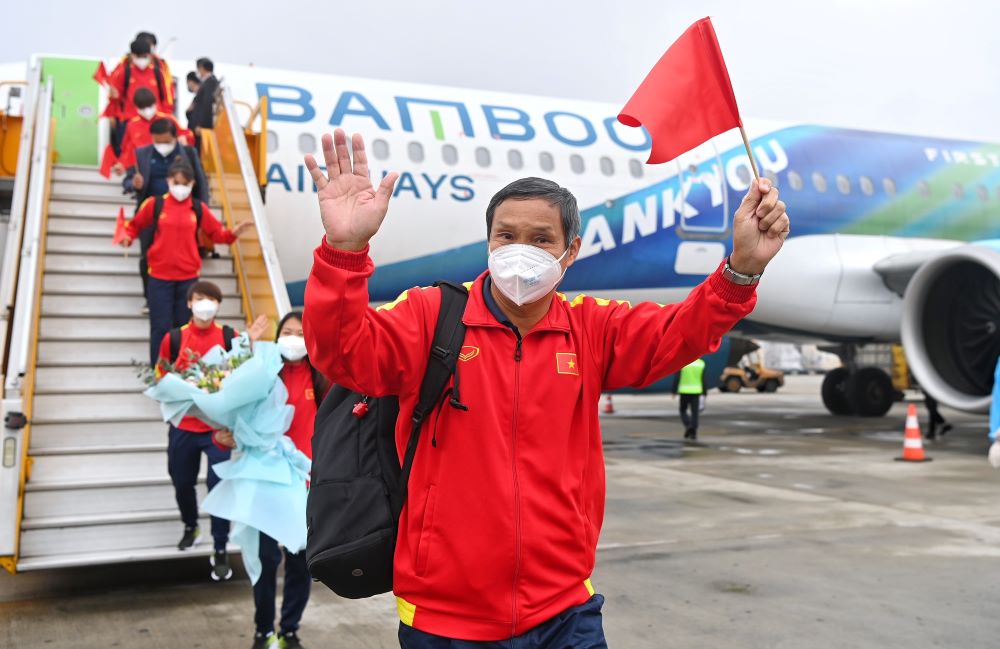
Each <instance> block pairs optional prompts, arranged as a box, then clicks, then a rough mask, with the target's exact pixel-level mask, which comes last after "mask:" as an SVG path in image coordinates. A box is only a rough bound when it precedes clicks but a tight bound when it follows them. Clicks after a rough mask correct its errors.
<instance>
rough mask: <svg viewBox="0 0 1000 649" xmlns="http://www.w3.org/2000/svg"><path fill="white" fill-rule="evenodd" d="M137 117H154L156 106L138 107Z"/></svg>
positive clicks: (146, 118)
mask: <svg viewBox="0 0 1000 649" xmlns="http://www.w3.org/2000/svg"><path fill="white" fill-rule="evenodd" d="M138 113H139V117H141V118H143V119H145V120H150V119H153V118H154V117H156V106H149V107H147V108H140V109H139V110H138Z"/></svg>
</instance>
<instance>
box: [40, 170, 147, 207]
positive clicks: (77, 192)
mask: <svg viewBox="0 0 1000 649" xmlns="http://www.w3.org/2000/svg"><path fill="white" fill-rule="evenodd" d="M112 178H118V179H119V182H117V183H116V182H113V181H107V180H106V181H103V182H100V183H92V182H77V181H67V180H53V181H52V196H53V197H56V196H58V197H59V200H75V201H89V200H94V199H97V200H100V201H109V202H110V201H117V202H122V201H123V199H124V200H130V198H129V196H127V195H126V194H124V193H123V187H122V184H121V178H122V177H121V176H112Z"/></svg>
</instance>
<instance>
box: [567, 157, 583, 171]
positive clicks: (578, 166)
mask: <svg viewBox="0 0 1000 649" xmlns="http://www.w3.org/2000/svg"><path fill="white" fill-rule="evenodd" d="M569 168H570V169H572V170H573V173H575V174H582V173H583V156H581V155H580V154H579V153H574V154H573V155H571V156H570V157H569Z"/></svg>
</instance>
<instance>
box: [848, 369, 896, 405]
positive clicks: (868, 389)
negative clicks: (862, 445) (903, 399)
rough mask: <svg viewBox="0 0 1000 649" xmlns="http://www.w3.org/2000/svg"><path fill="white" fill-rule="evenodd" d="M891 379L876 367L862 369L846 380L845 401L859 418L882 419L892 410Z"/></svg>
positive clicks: (892, 390)
mask: <svg viewBox="0 0 1000 649" xmlns="http://www.w3.org/2000/svg"><path fill="white" fill-rule="evenodd" d="M895 392H896V390H895V388H893V386H892V379H891V378H890V377H889V375H888V374H886V373H885V372H884V371H882V370H881V369H879V368H877V367H862V368H861V369H859V370H858V371H857V372H855V373H854V376H852V377H850V378H849V379H848V380H847V400H848V402H849V403H850V404H851V406H852V410H853V411H854V413H855V414H857V415H858V416H860V417H883V416H885V413H887V412H889V409H890V408H892V401H893V397H894V396H895Z"/></svg>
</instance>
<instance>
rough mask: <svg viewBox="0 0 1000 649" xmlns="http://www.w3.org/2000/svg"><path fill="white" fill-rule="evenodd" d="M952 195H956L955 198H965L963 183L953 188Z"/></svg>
mask: <svg viewBox="0 0 1000 649" xmlns="http://www.w3.org/2000/svg"><path fill="white" fill-rule="evenodd" d="M951 193H952V194H954V195H955V198H965V188H964V187H962V183H955V186H954V187H952V188H951Z"/></svg>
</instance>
